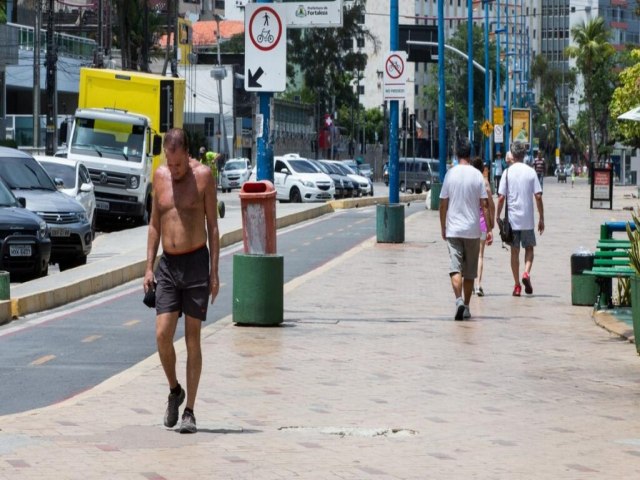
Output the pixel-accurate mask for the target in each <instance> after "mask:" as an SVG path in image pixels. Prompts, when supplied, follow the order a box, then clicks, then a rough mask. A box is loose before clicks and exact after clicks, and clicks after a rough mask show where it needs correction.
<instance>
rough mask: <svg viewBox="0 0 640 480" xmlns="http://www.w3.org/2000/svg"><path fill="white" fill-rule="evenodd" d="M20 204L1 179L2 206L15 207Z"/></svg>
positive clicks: (0, 205)
mask: <svg viewBox="0 0 640 480" xmlns="http://www.w3.org/2000/svg"><path fill="white" fill-rule="evenodd" d="M17 204H18V201H17V200H16V197H14V196H13V193H11V190H9V189H8V188H7V186H6V185H5V184H4V182H2V181H0V207H14V206H16V205H17Z"/></svg>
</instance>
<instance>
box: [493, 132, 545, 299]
mask: <svg viewBox="0 0 640 480" xmlns="http://www.w3.org/2000/svg"><path fill="white" fill-rule="evenodd" d="M525 153H526V145H525V144H523V143H520V142H514V143H513V144H512V145H511V154H512V155H513V164H512V165H511V166H510V167H509V168H507V170H506V171H505V172H504V174H503V175H502V178H501V179H500V187H499V188H498V205H497V207H496V217H495V218H499V217H500V214H501V213H502V209H503V207H504V203H505V200H506V202H507V209H508V214H509V223H510V224H511V229H512V230H513V242H512V243H511V245H510V246H511V272H512V273H513V278H514V280H515V287H514V288H513V296H514V297H519V296H520V294H521V293H522V287H521V285H520V247H523V248H524V273H523V274H522V284H523V285H524V291H525V292H526V293H527V294H529V295H530V294H532V293H533V287H532V286H531V278H530V274H531V266H532V265H533V248H534V247H535V246H536V234H535V230H534V228H535V219H534V214H533V201H534V199H535V202H536V206H537V208H538V216H539V219H538V233H539V234H540V235H542V233H543V232H544V206H543V204H542V187H541V186H540V181H539V180H538V176H537V175H536V171H535V170H534V169H533V168H531V167H529V166H528V165H525V164H524V163H522V159H523V158H524V156H525Z"/></svg>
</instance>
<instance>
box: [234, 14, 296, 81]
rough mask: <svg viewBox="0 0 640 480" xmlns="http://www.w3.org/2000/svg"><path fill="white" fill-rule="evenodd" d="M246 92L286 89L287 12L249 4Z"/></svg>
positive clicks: (246, 38) (245, 64)
mask: <svg viewBox="0 0 640 480" xmlns="http://www.w3.org/2000/svg"><path fill="white" fill-rule="evenodd" d="M244 31H245V36H244V51H245V61H244V89H245V90H246V91H248V92H282V91H284V90H285V88H286V87H287V26H286V9H285V8H284V7H283V6H282V4H279V3H269V4H264V3H248V4H247V5H246V6H245V9H244Z"/></svg>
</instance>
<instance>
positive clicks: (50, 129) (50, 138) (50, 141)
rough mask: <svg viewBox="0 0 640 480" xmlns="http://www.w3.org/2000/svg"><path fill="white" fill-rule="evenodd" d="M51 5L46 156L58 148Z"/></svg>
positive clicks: (51, 9)
mask: <svg viewBox="0 0 640 480" xmlns="http://www.w3.org/2000/svg"><path fill="white" fill-rule="evenodd" d="M53 3H54V0H49V1H48V8H47V13H48V15H47V78H46V81H47V136H46V143H45V153H46V154H47V155H53V154H54V153H56V149H57V146H58V141H57V137H58V98H57V97H58V89H57V84H56V74H57V71H58V68H57V66H56V63H57V62H58V54H57V52H56V45H55V37H54V33H55V32H54V28H55V22H54V15H55V8H54V5H53Z"/></svg>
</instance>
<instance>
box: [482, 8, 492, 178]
mask: <svg viewBox="0 0 640 480" xmlns="http://www.w3.org/2000/svg"><path fill="white" fill-rule="evenodd" d="M483 3H484V69H485V72H484V112H485V113H484V115H485V118H487V119H491V118H492V114H493V112H490V111H489V108H490V104H491V102H490V98H489V97H490V95H491V90H490V86H489V0H483ZM484 163H485V165H488V166H489V167H490V166H491V135H487V137H486V138H485V140H484ZM489 172H491V170H489ZM489 177H491V173H489Z"/></svg>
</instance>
